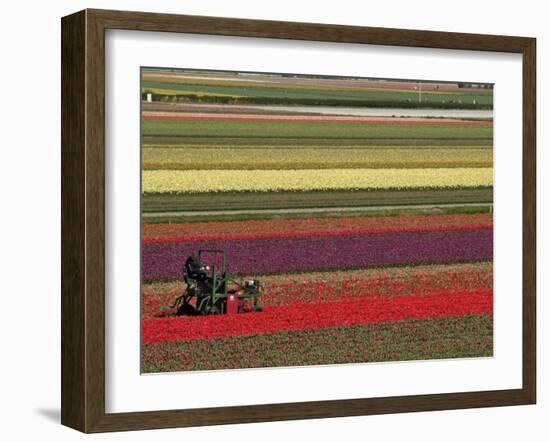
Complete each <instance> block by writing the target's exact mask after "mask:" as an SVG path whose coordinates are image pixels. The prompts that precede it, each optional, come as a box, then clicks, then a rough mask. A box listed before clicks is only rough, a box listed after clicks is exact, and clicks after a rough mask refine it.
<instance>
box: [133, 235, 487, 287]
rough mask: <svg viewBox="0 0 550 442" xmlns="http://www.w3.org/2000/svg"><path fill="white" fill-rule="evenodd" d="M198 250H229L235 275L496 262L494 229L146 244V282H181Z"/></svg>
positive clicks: (143, 249) (229, 264)
mask: <svg viewBox="0 0 550 442" xmlns="http://www.w3.org/2000/svg"><path fill="white" fill-rule="evenodd" d="M198 249H219V250H225V254H226V261H227V271H228V272H230V273H233V274H252V273H280V272H293V271H311V270H325V269H326V270H328V269H346V268H352V267H369V266H386V265H397V264H414V263H436V262H449V261H471V260H480V259H492V257H493V229H491V228H484V229H473V230H450V231H439V232H399V233H386V234H374V235H341V236H329V237H309V238H308V237H306V238H278V239H256V240H228V241H196V242H177V243H163V244H145V245H143V246H142V277H143V280H144V281H150V280H157V279H173V278H181V277H182V269H183V265H184V262H185V260H186V258H187V257H188V256H189V255H190V254H191V252H192V251H193V250H198ZM203 263H204V264H207V263H208V262H206V260H205V262H203Z"/></svg>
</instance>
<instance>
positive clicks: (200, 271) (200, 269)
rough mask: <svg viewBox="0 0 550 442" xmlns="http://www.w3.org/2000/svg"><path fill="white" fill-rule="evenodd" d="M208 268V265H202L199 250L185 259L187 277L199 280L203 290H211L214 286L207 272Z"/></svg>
mask: <svg viewBox="0 0 550 442" xmlns="http://www.w3.org/2000/svg"><path fill="white" fill-rule="evenodd" d="M206 270H208V266H203V265H201V262H200V259H199V255H198V253H197V252H192V253H191V256H190V257H189V258H187V260H186V261H185V272H186V273H187V277H188V278H189V279H193V280H195V281H197V284H198V285H199V287H200V288H201V290H202V291H203V292H209V291H210V289H211V287H212V281H211V278H209V277H208V275H207V274H206Z"/></svg>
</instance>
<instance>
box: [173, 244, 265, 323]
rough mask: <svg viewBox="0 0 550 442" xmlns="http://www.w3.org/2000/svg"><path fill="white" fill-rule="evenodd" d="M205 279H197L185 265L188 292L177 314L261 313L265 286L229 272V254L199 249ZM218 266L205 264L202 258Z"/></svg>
mask: <svg viewBox="0 0 550 442" xmlns="http://www.w3.org/2000/svg"><path fill="white" fill-rule="evenodd" d="M195 254H196V255H197V256H198V261H199V263H201V267H200V269H201V275H202V278H193V277H192V276H191V275H189V274H188V272H187V266H184V270H183V280H184V282H185V284H186V288H185V290H184V292H183V293H182V294H181V295H180V296H178V297H177V298H176V299H175V301H174V304H173V305H172V308H175V309H176V314H177V315H217V314H234V313H244V312H251V311H253V312H260V311H262V305H261V303H260V297H261V296H262V291H263V287H262V285H261V283H260V281H258V280H256V279H248V280H243V279H237V278H236V277H234V276H232V275H230V274H228V273H227V272H226V269H225V251H223V250H198V251H197V252H195ZM205 256H207V257H208V259H207V260H208V261H210V262H215V264H210V265H203V260H202V258H203V257H205Z"/></svg>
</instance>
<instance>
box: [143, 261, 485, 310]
mask: <svg viewBox="0 0 550 442" xmlns="http://www.w3.org/2000/svg"><path fill="white" fill-rule="evenodd" d="M260 279H261V281H262V283H263V286H264V296H263V298H262V303H263V304H264V305H293V304H297V303H298V304H303V303H306V304H312V303H318V302H332V301H345V300H350V299H356V298H361V297H363V298H364V297H370V296H388V297H391V296H401V295H414V294H416V295H420V294H428V293H432V292H436V291H447V292H452V291H461V290H472V289H476V288H492V287H493V271H492V266H491V263H487V262H480V263H475V264H455V265H444V266H438V265H436V266H426V267H420V268H418V267H404V268H391V269H369V270H352V271H341V272H316V273H305V274H290V275H275V276H261V277H260ZM183 287H184V285H183V284H181V283H178V282H165V283H156V284H152V285H148V286H147V287H146V288H144V293H143V295H142V318H143V319H148V318H153V317H162V316H169V315H170V314H173V310H170V309H169V308H168V306H169V305H170V304H171V303H172V302H173V300H174V298H175V297H176V296H177V295H179V294H180V293H181V291H182V290H183Z"/></svg>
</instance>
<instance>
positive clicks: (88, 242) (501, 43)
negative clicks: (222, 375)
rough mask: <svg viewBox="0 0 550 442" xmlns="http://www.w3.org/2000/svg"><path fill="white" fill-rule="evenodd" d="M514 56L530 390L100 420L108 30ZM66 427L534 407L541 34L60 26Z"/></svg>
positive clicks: (130, 17)
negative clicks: (518, 83) (518, 65)
mask: <svg viewBox="0 0 550 442" xmlns="http://www.w3.org/2000/svg"><path fill="white" fill-rule="evenodd" d="M107 29H120V30H139V31H163V32H174V33H193V34H209V35H221V36H240V37H262V38H273V39H291V40H303V41H322V42H340V43H359V44H376V45H390V46H404V47H417V48H440V49H458V50H475V51H494V52H505V53H517V54H521V55H522V57H523V61H522V63H523V92H522V94H523V294H522V303H523V337H522V342H523V350H522V351H523V353H522V355H523V356H522V368H523V383H522V387H521V388H518V389H511V390H496V391H475V392H456V393H445V394H429V395H414V396H399V397H378V398H362V399H346V400H331V401H315V402H292V403H281V404H269V405H250V406H230V407H219V408H199V409H187V410H186V409H181V410H170V411H155V410H151V411H147V412H132V413H114V414H110V413H106V412H105V389H106V386H105V339H106V336H105V298H104V293H105V192H106V189H105V142H104V140H105V76H104V74H105V30H107ZM61 49H62V177H61V180H62V181H61V183H62V201H61V202H62V272H61V273H62V275H61V276H62V304H61V315H62V337H61V346H62V408H61V422H62V424H64V425H66V426H69V427H72V428H75V429H77V430H80V431H83V432H87V433H91V432H105V431H123V430H142V429H152V428H169V427H186V426H198V425H217V424H231V423H244V422H263V421H282V420H290V419H312V418H327V417H340V416H358V415H373V414H383V413H403V412H412V411H430V410H448V409H461V408H473V407H493V406H507V405H520V404H533V403H535V400H536V307H535V289H536V287H535V281H536V273H535V272H536V242H535V241H536V233H535V232H536V219H535V216H536V177H535V170H536V158H535V147H536V138H535V136H536V135H535V134H536V121H535V116H536V98H535V87H536V70H535V56H536V40H535V39H534V38H525V37H511V36H497V35H476V34H459V33H450V32H432V31H418V30H405V29H385V28H369V27H356V26H339V25H327V24H311V23H293V22H277V21H263V20H241V19H234V18H217V17H200V16H185V15H169V14H153V13H141V12H123V11H106V10H84V11H80V12H78V13H75V14H73V15H69V16H67V17H64V18H63V19H62V48H61Z"/></svg>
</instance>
